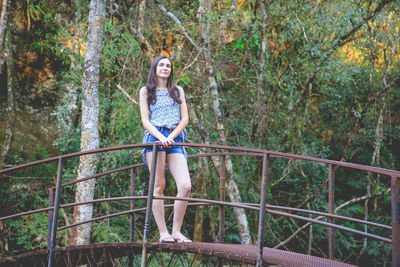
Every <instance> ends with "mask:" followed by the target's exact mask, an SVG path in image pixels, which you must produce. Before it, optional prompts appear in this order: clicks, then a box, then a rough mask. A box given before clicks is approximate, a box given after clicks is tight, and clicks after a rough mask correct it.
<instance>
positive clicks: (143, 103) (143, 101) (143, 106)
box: [139, 87, 172, 146]
mask: <svg viewBox="0 0 400 267" xmlns="http://www.w3.org/2000/svg"><path fill="white" fill-rule="evenodd" d="M139 96H140V117H141V119H142V124H143V127H144V128H145V129H146V130H147V131H148V132H149V133H150V134H151V135H152V136H154V137H155V138H157V139H158V140H160V142H161V143H162V144H163V146H167V145H169V144H170V143H172V142H166V141H167V138H166V137H165V136H164V135H163V134H162V133H160V132H159V131H158V130H157V128H156V127H155V126H154V125H153V124H151V122H150V111H149V105H148V103H147V88H146V87H142V88H141V89H140V94H139Z"/></svg>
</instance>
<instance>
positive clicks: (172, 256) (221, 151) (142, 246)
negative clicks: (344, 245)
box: [0, 143, 400, 266]
mask: <svg viewBox="0 0 400 267" xmlns="http://www.w3.org/2000/svg"><path fill="white" fill-rule="evenodd" d="M157 145H159V144H157V143H153V144H145V145H144V144H133V145H125V146H116V147H109V148H102V149H97V150H92V151H84V152H78V153H72V154H67V155H62V156H58V157H53V158H48V159H44V160H40V161H35V162H31V163H27V164H23V165H19V166H15V167H11V168H8V169H4V170H0V175H3V174H5V173H9V172H13V171H18V170H21V169H24V168H29V167H32V166H41V165H43V164H48V163H50V162H57V163H58V169H57V181H56V184H55V185H54V186H52V187H50V188H49V189H48V191H49V207H44V208H41V209H36V210H28V211H25V212H22V213H18V214H11V215H7V216H3V217H0V222H1V221H5V220H16V219H18V218H20V217H22V216H27V215H30V214H35V213H44V212H47V213H48V245H47V249H44V250H34V251H29V252H25V253H21V254H17V255H12V256H7V257H3V258H0V266H46V265H47V266H78V265H83V264H88V266H139V265H141V266H217V265H218V266H223V265H224V266H226V265H229V266H233V265H234V266H238V265H239V266H241V265H242V264H243V265H246V264H250V265H256V266H267V265H268V266H269V265H272V266H354V265H351V264H346V263H342V262H338V261H335V260H334V256H335V241H334V231H335V229H336V230H341V231H346V232H350V233H353V234H357V235H361V236H364V237H367V238H369V239H373V240H378V241H379V242H384V243H389V244H390V245H391V248H392V266H400V172H399V171H395V170H390V169H384V168H377V167H371V166H365V165H360V164H354V163H347V162H341V161H334V160H327V159H321V158H314V157H309V156H302V155H295V154H289V153H282V152H275V151H269V150H262V149H252V148H243V147H232V146H220V145H204V144H193V143H183V144H174V145H182V146H185V147H192V148H199V149H207V153H200V154H193V155H189V158H198V157H218V158H219V160H220V162H221V164H220V166H221V170H220V171H219V174H220V177H219V199H218V200H214V199H206V198H178V197H170V196H164V197H158V198H157V199H164V200H187V201H188V202H189V204H188V206H189V208H190V207H191V206H199V205H216V206H218V209H219V216H218V221H219V228H218V241H217V242H216V243H206V242H193V243H175V244H160V243H157V242H151V237H150V219H151V204H152V200H153V199H155V197H153V189H154V179H155V168H156V164H153V165H152V166H154V167H153V169H152V170H151V171H150V181H149V185H148V192H147V195H141V196H138V195H136V192H135V181H136V173H137V169H138V168H142V166H143V163H137V164H133V165H130V166H125V167H121V168H117V169H113V170H108V171H105V172H102V173H98V174H96V175H93V176H90V177H85V178H81V179H76V180H73V181H70V182H66V183H62V179H63V169H64V163H65V162H66V161H67V160H70V159H72V158H76V157H79V156H82V155H87V154H92V153H101V152H104V153H107V152H111V151H119V150H125V149H131V150H132V149H133V150H135V149H141V148H142V147H144V146H152V147H153V149H154V151H156V150H157ZM208 151H211V152H208ZM232 156H240V157H258V158H260V159H262V170H261V177H260V180H259V181H260V193H259V194H260V197H259V198H260V201H259V203H232V202H228V201H225V168H226V165H225V162H226V157H232ZM273 158H281V159H289V160H290V159H292V160H298V161H311V162H318V163H320V164H323V165H324V166H326V168H327V169H328V172H327V173H328V177H327V179H328V192H329V193H328V195H329V201H328V206H329V207H328V210H329V212H321V211H315V210H310V209H300V208H293V207H286V206H276V205H269V204H268V198H267V188H268V177H269V172H270V168H269V162H270V160H271V159H273ZM156 159H157V154H156V156H155V157H154V158H153V160H154V161H156ZM334 167H341V168H349V169H351V170H354V171H363V172H368V173H372V174H379V175H381V176H384V177H388V178H389V179H390V183H391V190H390V191H391V224H392V225H384V224H379V223H376V222H370V221H367V220H361V219H357V218H351V217H346V216H340V215H337V214H335V211H334V207H335V195H334V188H335V172H334ZM123 171H128V172H129V178H130V195H129V196H118V197H113V198H103V199H95V200H92V201H87V202H80V203H64V204H61V203H60V195H61V190H62V189H63V188H65V187H68V186H72V185H74V184H76V183H79V182H82V181H85V180H89V179H97V178H103V177H108V176H109V175H111V174H114V173H120V172H123ZM0 177H1V176H0ZM137 200H144V201H145V203H146V206H145V207H136V201H137ZM117 201H129V202H130V208H129V210H125V211H120V212H117V213H113V214H107V215H104V216H100V217H97V218H93V219H91V220H88V221H84V222H79V223H75V224H70V225H64V226H59V225H58V223H57V220H58V214H59V210H60V208H67V207H74V206H77V205H84V204H97V203H106V202H117ZM170 206H171V205H166V208H168V207H170ZM226 207H237V208H243V209H246V210H252V211H254V212H256V213H257V214H258V232H257V244H256V245H254V246H250V245H240V244H227V243H224V234H225V229H224V221H225V216H224V214H225V208H226ZM137 213H142V214H143V213H145V215H144V217H145V219H144V225H142V226H141V227H142V230H143V236H142V238H140V240H135V236H134V229H135V228H137V227H139V225H138V224H137V223H135V222H136V221H135V214H137ZM266 213H269V214H272V215H276V216H282V217H289V218H292V219H296V220H301V221H306V222H310V223H312V224H318V225H322V226H325V227H327V229H328V231H329V238H328V240H327V243H328V247H329V258H321V257H316V256H311V255H305V254H300V253H295V252H290V251H285V250H280V249H274V248H269V247H265V246H264V242H265V240H264V236H265V216H266ZM298 213H301V214H303V213H306V214H309V215H318V216H319V217H317V218H311V216H309V217H305V216H302V215H298ZM123 215H129V216H130V226H129V233H130V235H129V242H123V243H95V244H89V245H82V246H69V247H58V246H57V244H56V239H57V233H60V232H61V231H63V230H66V229H69V228H72V227H75V226H77V225H80V224H85V223H89V222H95V221H102V220H106V219H108V218H112V217H118V216H123ZM320 218H328V221H324V220H322V219H320ZM337 220H341V221H343V220H344V221H348V222H352V223H357V224H362V225H368V226H372V227H377V228H380V229H386V230H389V231H391V236H386V237H385V236H379V235H375V234H371V233H368V232H364V231H360V230H357V229H353V228H349V227H346V226H343V225H340V224H337V223H336V221H337ZM166 255H167V256H166Z"/></svg>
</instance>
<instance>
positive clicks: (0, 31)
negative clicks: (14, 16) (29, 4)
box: [0, 0, 8, 66]
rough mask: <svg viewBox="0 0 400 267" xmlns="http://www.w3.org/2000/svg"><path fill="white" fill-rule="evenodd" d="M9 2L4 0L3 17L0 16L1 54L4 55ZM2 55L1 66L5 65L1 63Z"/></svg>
mask: <svg viewBox="0 0 400 267" xmlns="http://www.w3.org/2000/svg"><path fill="white" fill-rule="evenodd" d="M7 7H8V0H3V5H2V8H1V16H0V53H1V54H3V53H2V52H1V51H3V46H4V38H5V35H6V31H7V18H8V9H7ZM1 58H2V55H0V66H1V65H3V62H2V61H1Z"/></svg>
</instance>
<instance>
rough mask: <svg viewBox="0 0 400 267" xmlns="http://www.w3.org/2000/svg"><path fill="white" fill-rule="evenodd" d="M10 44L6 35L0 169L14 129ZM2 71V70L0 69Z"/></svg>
mask: <svg viewBox="0 0 400 267" xmlns="http://www.w3.org/2000/svg"><path fill="white" fill-rule="evenodd" d="M11 46H12V43H11V40H10V34H9V33H8V34H6V36H5V45H4V47H5V49H4V54H5V61H4V62H3V64H4V66H5V68H4V72H5V73H3V75H2V77H5V78H6V81H5V83H4V86H6V88H5V90H6V97H5V98H6V105H5V107H4V113H3V111H2V114H6V115H5V118H4V119H5V126H4V142H3V144H1V148H0V169H2V168H3V167H4V166H5V158H6V156H7V154H8V152H9V151H10V149H11V143H12V140H13V136H14V127H15V108H16V104H15V98H14V63H13V62H14V61H13V56H12V55H13V53H12V48H11ZM0 67H1V66H0ZM0 69H2V68H0Z"/></svg>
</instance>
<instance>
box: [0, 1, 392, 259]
mask: <svg viewBox="0 0 400 267" xmlns="http://www.w3.org/2000/svg"><path fill="white" fill-rule="evenodd" d="M23 2H24V3H23V7H24V10H26V14H27V16H29V18H30V19H32V21H31V26H32V27H31V30H30V31H29V33H28V35H29V39H30V40H29V41H28V44H29V49H30V50H31V51H34V52H35V53H38V55H46V56H47V57H50V58H53V59H54V61H55V63H54V66H53V68H54V70H55V72H54V73H55V78H54V80H56V81H55V83H54V86H53V87H54V88H53V87H52V89H53V90H54V92H53V95H55V96H56V97H55V98H56V100H57V101H56V103H53V104H54V110H53V111H52V115H53V119H54V125H57V127H56V128H58V129H59V132H58V133H57V138H56V139H55V140H48V143H53V145H54V147H55V148H56V150H57V153H56V154H66V153H73V152H77V151H79V150H80V138H81V136H80V115H81V114H80V113H81V111H80V106H81V86H82V85H81V79H82V75H83V52H84V43H85V35H86V31H87V30H86V27H87V15H88V14H87V13H88V5H87V3H86V2H85V3H84V4H82V5H81V6H79V7H78V6H74V8H71V10H72V11H69V12H68V11H63V10H64V9H65V8H64V9H63V5H65V1H55V3H52V4H48V3H47V2H46V1H42V0H41V1H33V0H29V1H26V0H25V1H23ZM79 2H80V1H75V2H74V5H77V4H79ZM232 2H233V1H220V2H214V3H213V6H212V11H211V21H210V24H209V25H208V31H209V35H210V36H209V37H210V41H211V44H210V45H211V53H212V60H211V62H209V63H210V64H211V65H212V66H213V70H214V74H215V77H214V78H215V79H216V81H217V86H218V93H219V101H220V110H221V113H222V122H223V124H224V128H225V135H226V140H227V144H228V145H236V146H243V147H253V148H263V149H268V150H278V151H284V152H289V153H296V154H302V155H308V156H313V157H319V158H327V159H334V160H341V159H344V160H345V161H351V162H356V163H361V164H366V165H369V164H371V161H372V155H373V152H374V149H375V146H376V145H377V144H378V143H379V145H380V150H379V157H378V158H377V160H376V161H375V162H374V163H373V164H375V165H377V166H380V167H385V168H392V169H399V166H400V165H399V164H400V156H399V155H400V153H399V149H400V127H399V126H398V125H400V124H399V122H400V121H399V119H398V118H400V116H399V110H400V108H399V107H400V90H398V89H399V88H398V81H397V82H396V83H394V79H395V77H397V76H399V71H398V70H399V64H400V63H399V59H398V56H397V57H396V54H398V47H400V45H399V44H398V40H399V39H398V27H399V16H398V14H399V13H398V12H397V13H396V12H392V11H398V5H395V4H389V5H388V6H386V7H385V8H384V10H383V11H382V12H381V13H380V14H379V15H378V16H376V17H375V18H374V19H372V20H370V21H369V22H368V23H367V24H364V25H363V26H362V27H361V28H359V29H357V30H356V31H355V32H354V33H352V34H351V36H350V38H349V39H345V40H342V41H345V42H346V43H345V44H340V46H339V47H338V46H334V44H337V43H338V40H339V39H338V38H340V37H341V36H344V35H345V34H346V33H348V32H349V31H351V29H352V28H353V27H354V26H355V25H357V24H358V23H362V22H364V21H365V16H366V15H367V14H369V13H370V12H371V10H373V8H374V7H376V5H377V3H378V1H372V2H371V3H372V6H371V7H368V6H367V5H361V4H360V3H358V2H357V1H356V2H351V1H329V2H326V1H325V2H324V1H312V2H301V3H300V2H298V1H273V2H271V3H269V5H268V7H267V10H266V12H267V24H266V36H265V40H266V53H265V55H264V58H263V59H264V60H265V65H264V66H263V70H262V71H261V73H260V63H261V60H260V59H261V56H260V55H261V43H262V38H263V37H262V32H261V21H260V10H259V9H258V3H256V2H254V1H253V2H251V1H250V2H248V1H244V2H243V3H241V4H240V7H239V6H238V7H237V8H236V9H235V10H234V11H233V12H232V13H230V14H229V15H228V16H226V17H225V12H226V11H227V10H228V8H229V7H230V4H232ZM138 5H139V3H137V2H135V3H133V4H132V7H131V9H127V10H120V9H119V8H117V5H115V6H112V8H110V10H109V11H110V14H108V17H107V18H106V20H105V38H104V42H103V47H102V57H101V75H100V85H99V101H100V102H99V110H100V115H99V121H100V125H99V132H100V143H101V147H108V146H118V145H126V144H133V143H140V142H141V138H142V135H143V127H142V126H141V118H140V114H139V107H138V105H136V104H135V103H133V102H131V101H130V100H129V99H128V98H126V96H125V95H124V94H123V93H122V92H121V90H120V89H119V88H122V89H124V90H125V91H126V92H127V93H128V94H129V95H130V96H131V97H132V98H133V99H134V100H136V101H137V100H138V90H139V88H140V87H141V86H143V85H144V84H145V82H146V77H147V74H148V68H149V62H148V59H147V57H146V56H145V53H146V47H145V45H144V44H143V43H140V39H139V38H138V37H137V36H135V35H134V34H133V33H132V31H131V30H130V29H131V27H137V25H138V24H139V19H140V16H139V14H138V12H139V8H138ZM165 5H166V7H167V8H168V10H170V11H171V12H173V13H174V15H176V16H177V17H178V18H179V19H180V20H181V22H182V25H183V26H184V27H185V29H186V30H187V32H188V33H189V35H191V37H193V39H194V40H195V41H196V42H197V43H198V45H199V47H200V48H202V47H203V44H202V42H203V36H202V32H201V31H202V28H201V26H202V25H201V21H199V19H198V18H197V12H198V10H199V2H198V1H186V0H181V1H175V2H174V1H170V2H169V3H165ZM113 8H116V10H111V9H113ZM63 12H65V13H63ZM124 12H128V13H129V15H124ZM111 13H112V14H111ZM203 15H204V14H203ZM60 17H61V18H62V19H56V18H60ZM224 23H226V24H225V26H224V27H222V26H223V24H224ZM145 26H146V27H144V30H143V34H144V37H145V38H146V39H147V41H149V42H150V45H152V46H153V47H152V48H153V49H154V50H155V51H156V53H157V54H158V53H161V52H164V53H167V52H168V51H170V52H171V57H172V58H173V61H174V68H175V69H174V70H175V75H176V80H177V82H178V84H179V85H181V86H182V87H183V88H184V90H185V93H186V96H187V102H188V104H189V105H190V107H191V108H192V109H193V111H194V112H195V113H196V114H197V116H198V117H199V119H200V123H202V126H204V128H205V130H206V132H207V134H208V136H209V137H210V140H211V143H213V144H217V143H219V142H220V140H219V133H218V132H217V130H216V118H215V114H214V111H213V108H212V105H213V103H212V98H211V96H210V92H209V87H210V85H209V80H208V78H209V71H208V69H207V66H206V64H205V62H204V58H203V55H202V54H201V53H200V52H199V51H198V50H196V49H195V48H193V46H192V45H191V44H190V43H189V42H188V41H187V40H186V37H185V36H184V35H183V34H182V32H183V31H182V29H181V28H180V27H179V26H178V25H177V24H176V23H175V22H173V21H172V20H171V18H170V17H168V16H166V15H165V14H163V13H162V12H161V11H160V10H159V9H158V6H157V5H155V4H151V3H149V4H148V5H147V7H146V11H145ZM396 29H397V30H396ZM371 36H372V37H371ZM343 38H344V37H343ZM395 45H397V49H395V50H394V51H393V52H392V51H391V49H393V48H394V46H395ZM344 47H346V49H344ZM168 49H170V50H168ZM20 50H21V49H20ZM389 59H390V60H391V64H392V65H391V66H390V67H387V64H389ZM18 62H19V61H18ZM18 64H20V63H17V66H18ZM22 65H23V64H22ZM55 66H56V67H55ZM385 71H388V72H387V73H385ZM21 73H23V72H22V71H21V72H20V76H23V75H22V74H21ZM260 74H262V75H263V76H262V77H263V83H262V84H260V83H259V75H260ZM18 77H19V76H18ZM384 82H388V83H392V84H391V85H390V87H389V89H388V90H384V89H383V88H384V87H385V85H384ZM23 85H24V83H23V82H22V81H19V86H20V87H21V88H24V87H23ZM28 85H29V83H27V86H26V89H25V90H26V92H29V93H25V94H24V93H23V92H24V91H21V92H18V93H17V94H16V95H17V96H18V95H30V94H31V88H30V87H29V86H28ZM21 103H22V102H21ZM384 103H385V105H386V107H385V109H382V107H383V106H384V105H383V104H384ZM381 109H382V112H383V114H384V120H383V127H382V130H383V137H382V140H378V139H377V137H376V126H377V122H378V116H379V114H380V112H381ZM191 119H192V118H191ZM197 126H198V125H194V123H193V120H191V121H190V124H189V126H188V132H189V141H190V142H195V143H202V142H203V139H202V137H201V135H200V133H199V132H198V131H197ZM18 140H21V139H18ZM13 146H14V147H13V150H12V152H13V153H12V154H10V155H8V157H7V160H6V161H7V164H21V163H25V162H29V161H33V160H36V159H43V158H48V157H51V156H55V153H54V152H50V151H48V150H47V149H44V148H42V147H41V146H40V145H37V146H33V147H32V149H29V151H30V153H27V152H26V149H24V147H23V146H22V145H21V144H13ZM188 151H189V153H190V154H194V153H200V152H202V153H205V152H211V151H209V150H203V149H188ZM30 155H33V156H30ZM97 162H98V166H97V169H98V172H104V171H107V170H111V169H115V168H119V167H123V166H128V165H131V164H136V163H140V162H142V159H141V151H140V149H129V150H118V151H113V152H108V153H101V154H99V155H98V160H97ZM78 164H79V158H77V157H75V158H73V159H68V160H67V161H66V162H65V165H64V172H63V182H64V181H72V180H74V179H76V176H77V166H78ZM189 164H190V172H191V176H192V177H198V176H199V175H200V174H199V172H202V171H203V169H202V167H201V166H200V165H201V164H200V163H199V162H198V161H196V160H189ZM206 164H207V165H209V166H208V168H209V169H210V174H208V177H206V178H205V182H201V181H200V180H195V179H193V180H192V183H193V188H194V189H195V190H194V191H193V192H192V196H196V197H206V198H209V199H218V198H219V182H218V175H217V171H216V170H215V169H213V167H212V163H211V161H209V162H207V163H206ZM232 164H233V170H234V180H235V182H236V184H237V186H238V188H239V191H240V192H239V193H240V197H241V198H242V201H243V202H251V203H258V202H259V197H260V196H259V194H260V193H259V192H260V181H261V168H262V162H261V159H260V158H259V157H236V156H235V157H232ZM137 171H138V172H137V178H136V194H137V195H145V194H146V193H147V188H148V170H147V168H146V167H143V168H140V169H138V170H137ZM13 175H15V176H16V177H26V176H29V177H31V178H22V179H20V180H18V179H19V178H15V179H14V177H13V178H11V177H8V178H5V179H2V180H1V186H0V192H1V198H0V199H1V207H2V208H1V211H2V213H3V214H10V213H11V212H14V211H12V210H16V211H25V210H29V209H35V208H39V207H44V206H46V205H47V204H48V203H47V197H48V196H47V192H46V190H44V189H45V188H47V187H49V186H51V185H53V184H54V180H55V175H56V166H55V165H54V164H53V165H51V164H48V165H45V166H44V165H43V166H40V167H35V168H30V169H29V171H20V172H18V173H15V174H14V173H13ZM32 177H33V178H32ZM34 178H35V179H34ZM36 178H37V179H36ZM327 178H328V166H327V165H324V164H321V163H315V162H311V161H301V162H300V161H290V160H288V159H281V158H271V159H270V170H269V191H268V199H267V203H268V204H271V205H282V206H291V207H300V208H311V209H314V210H318V211H324V212H326V211H327V210H328V204H327V199H328V192H327V188H326V186H324V185H325V181H326V179H327ZM369 178H371V177H369V176H368V174H367V173H363V172H358V171H353V170H350V169H347V168H335V181H336V182H335V197H336V201H335V206H336V207H338V206H339V205H342V204H346V203H348V202H349V201H350V200H351V199H353V198H359V197H362V196H365V195H366V194H367V192H366V185H367V183H368V179H369ZM96 182H97V185H96V192H95V198H105V197H117V196H127V195H128V194H129V185H130V182H129V173H128V171H124V172H121V173H117V174H112V175H107V176H104V177H101V178H98V179H97V180H96ZM388 184H389V182H388V179H387V177H378V176H374V175H373V176H372V182H371V192H372V194H374V196H373V197H372V198H371V199H370V200H369V204H368V207H369V214H368V217H369V220H371V221H376V222H380V223H384V224H387V225H390V193H389V191H388ZM62 192H63V194H62V200H63V201H64V202H73V201H74V193H75V187H74V186H69V187H67V188H65V189H63V191H62ZM203 192H204V193H205V195H203ZM175 194H176V188H175V185H174V183H173V179H172V177H171V176H170V175H168V176H167V188H166V192H165V195H175ZM314 194H315V196H314ZM312 196H314V197H313V198H312V200H311V201H310V202H306V200H308V199H309V198H311V197H312ZM20 199H25V201H19V200H20ZM170 203H172V202H168V204H170ZM144 205H145V202H144V201H137V206H138V207H142V206H144ZM364 205H365V202H364V201H357V202H355V203H353V204H351V205H347V206H346V207H344V208H342V209H340V210H339V211H338V213H339V214H340V215H345V216H350V217H355V218H360V219H362V218H364V216H365V209H364ZM127 209H129V204H128V202H127V201H119V202H117V201H116V202H109V203H102V204H95V205H94V215H93V216H94V217H98V216H103V215H105V214H111V213H115V212H120V211H124V210H127ZM72 212H73V211H72V209H66V210H65V217H60V223H61V224H62V223H65V218H69V219H71V217H72ZM203 212H204V218H203V225H202V226H203V241H208V242H212V241H213V240H215V236H216V231H217V230H216V229H217V228H218V221H217V219H216V218H217V217H218V207H212V206H205V207H204V208H203ZM166 213H167V214H166V215H167V218H168V223H169V224H170V223H171V211H170V210H167V212H166ZM302 215H303V216H306V217H307V216H310V215H308V214H302ZM225 216H226V221H225V228H226V235H225V237H224V238H225V241H226V242H227V243H240V240H239V229H238V227H237V223H236V216H235V213H234V211H233V209H232V208H227V209H226V215H225ZM195 217H196V214H195V209H192V208H189V209H188V211H187V214H186V218H185V222H184V231H185V232H186V233H187V234H188V235H189V236H191V235H192V234H193V231H194V228H193V227H194V226H193V225H194V224H195ZM310 217H313V216H310ZM313 218H314V217H313ZM247 219H248V223H249V227H250V231H251V238H252V240H253V241H255V240H256V238H257V227H258V214H256V213H255V212H253V211H248V212H247ZM136 223H137V225H140V226H142V225H143V215H142V214H139V215H138V216H137V221H136ZM304 223H305V222H302V221H296V220H291V219H286V218H283V217H279V216H276V215H267V223H266V227H267V229H268V231H266V233H265V240H266V244H267V245H268V246H271V247H273V246H275V245H277V244H279V243H280V242H281V241H283V240H285V239H286V238H288V237H289V236H291V235H292V234H293V233H294V232H295V231H296V230H297V229H298V227H301V226H302V225H304ZM338 223H339V224H341V225H343V226H346V227H351V228H354V229H358V230H363V229H364V228H363V226H362V225H360V224H355V223H352V222H346V221H339V222H338ZM39 225H40V227H38V226H39ZM45 225H47V218H46V216H43V214H40V215H39V214H38V215H37V216H36V215H32V216H28V217H24V218H23V219H21V220H9V221H7V222H6V228H7V229H6V231H7V233H9V234H10V238H9V240H11V241H12V242H11V245H10V253H14V252H20V251H25V250H33V249H39V248H43V247H44V246H45V238H44V236H46V231H47V230H46V229H45V228H46V227H44V226H45ZM128 225H129V219H128V216H126V215H124V216H120V217H115V218H110V219H107V220H105V221H101V222H96V223H93V227H92V240H91V241H92V242H120V241H122V242H125V241H127V240H128V238H129V234H128V230H127V229H128ZM35 227H36V228H35ZM151 229H156V226H155V224H154V223H152V225H151ZM326 229H327V228H326V227H323V226H318V225H314V226H313V228H312V236H310V235H309V228H308V227H307V228H305V229H304V230H302V231H301V232H300V233H299V234H297V235H296V236H295V237H294V238H293V239H292V240H291V241H290V242H287V243H286V244H285V246H282V247H280V249H289V250H293V251H297V252H299V253H307V251H308V241H309V238H311V237H312V238H313V240H312V246H311V254H312V255H316V256H326V255H327V251H328V244H327V238H328V237H327V231H326ZM141 231H142V229H139V227H137V228H136V230H135V235H136V237H137V239H139V240H140V239H141V233H142V232H141ZM368 231H369V232H371V233H374V234H379V235H384V236H390V232H387V231H386V230H379V229H375V228H372V227H368ZM153 232H154V235H152V238H153V240H156V239H157V234H156V231H155V230H154V231H153ZM335 237H336V241H335V242H336V255H335V257H336V259H337V260H339V261H343V260H345V261H348V262H350V263H355V264H358V265H360V266H364V265H372V266H381V265H384V264H385V263H386V262H390V246H389V245H387V244H384V243H381V242H376V241H368V243H367V246H366V249H365V250H364V251H363V254H362V257H359V254H360V252H361V250H362V246H363V238H362V237H359V236H357V235H354V234H351V233H346V232H343V231H338V230H336V231H335ZM67 239H68V234H67V233H66V234H65V235H62V236H61V237H60V239H59V240H58V242H59V243H60V244H67V243H68V240H67Z"/></svg>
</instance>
